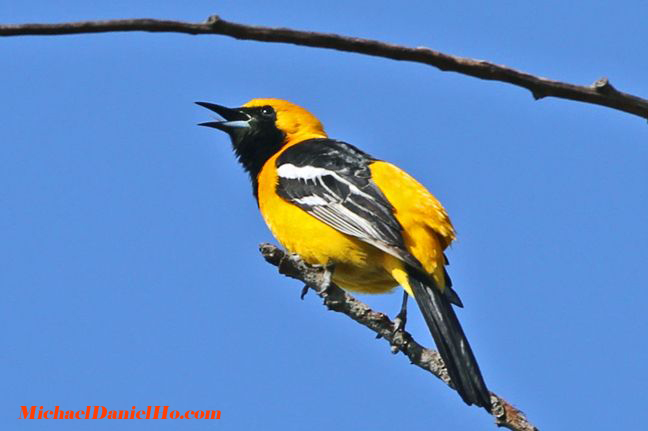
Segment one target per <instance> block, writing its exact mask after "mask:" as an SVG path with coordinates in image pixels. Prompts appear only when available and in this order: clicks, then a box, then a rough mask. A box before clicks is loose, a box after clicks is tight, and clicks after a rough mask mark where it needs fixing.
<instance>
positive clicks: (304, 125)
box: [243, 99, 326, 143]
mask: <svg viewBox="0 0 648 431" xmlns="http://www.w3.org/2000/svg"><path fill="white" fill-rule="evenodd" d="M264 106H271V107H272V108H273V109H274V111H275V113H276V116H277V118H276V120H275V126H276V127H277V129H279V130H281V131H282V132H284V133H285V134H286V142H290V143H293V142H295V141H296V140H297V139H298V140H299V141H301V140H304V139H311V138H326V132H325V131H324V126H322V123H320V120H318V119H317V117H315V116H314V115H313V114H311V113H310V112H309V111H307V110H306V109H304V108H302V107H301V106H298V105H295V104H294V103H291V102H288V101H287V100H282V99H252V100H250V101H249V102H247V103H246V104H245V105H243V107H244V108H262V107H264ZM297 142H298V141H297Z"/></svg>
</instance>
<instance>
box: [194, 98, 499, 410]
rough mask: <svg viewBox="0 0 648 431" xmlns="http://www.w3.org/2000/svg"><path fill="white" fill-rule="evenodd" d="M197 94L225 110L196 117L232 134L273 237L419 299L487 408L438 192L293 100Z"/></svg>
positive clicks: (454, 374) (372, 284)
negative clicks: (452, 273)
mask: <svg viewBox="0 0 648 431" xmlns="http://www.w3.org/2000/svg"><path fill="white" fill-rule="evenodd" d="M197 103H198V104H199V105H201V106H203V107H205V108H208V109H210V110H212V111H214V112H216V113H217V114H219V115H220V116H221V117H223V118H224V120H223V121H211V122H206V123H201V124H200V125H202V126H208V127H213V128H216V129H220V130H222V131H225V132H227V133H228V134H229V136H230V138H231V141H232V145H233V147H234V152H235V154H236V156H237V158H238V160H239V162H240V163H241V164H242V165H243V168H244V169H245V170H246V171H247V172H248V173H249V175H250V179H251V180H252V187H253V193H254V196H255V197H256V199H257V202H258V205H259V209H260V211H261V214H262V215H263V218H264V220H265V221H266V223H267V225H268V227H269V228H270V230H271V231H272V233H273V235H274V236H275V237H276V238H277V240H278V241H279V242H280V243H281V244H282V245H283V246H284V247H285V248H286V249H287V250H288V251H290V252H293V253H297V254H298V255H299V256H301V258H302V259H304V260H305V261H306V262H308V263H311V264H318V265H325V266H329V265H330V266H331V267H332V268H333V269H332V271H333V273H332V280H333V282H335V283H336V284H337V285H339V286H340V287H342V288H344V289H348V290H351V291H358V292H365V293H382V292H388V291H390V290H392V289H393V288H394V287H396V286H397V285H401V286H402V287H403V288H404V289H405V291H406V292H407V294H409V295H410V296H413V297H414V298H415V299H416V302H417V303H418V305H419V308H420V309H421V312H422V313H423V316H424V318H425V321H426V323H427V325H428V327H429V329H430V332H431V333H432V336H433V337H434V340H435V343H436V345H437V347H438V349H439V352H440V354H441V357H442V358H443V360H444V363H445V365H446V368H447V370H448V374H449V376H450V379H451V381H452V383H453V385H454V386H455V388H456V389H457V391H458V392H459V394H460V395H461V398H462V399H463V400H464V401H465V402H466V403H467V404H469V405H470V404H475V405H477V406H481V407H483V408H485V409H486V410H488V411H490V408H491V403H490V395H489V392H488V389H487V388H486V385H485V384H484V380H483V378H482V375H481V372H480V370H479V366H478V365H477V361H476V360H475V357H474V355H473V352H472V350H471V348H470V345H469V344H468V340H467V339H466V336H465V335H464V332H463V330H462V328H461V326H460V324H459V321H458V320H457V316H456V315H455V312H454V310H453V308H452V304H455V305H458V306H462V304H461V301H460V300H459V297H458V296H457V294H456V293H455V292H454V290H452V288H451V282H450V278H449V277H448V274H447V272H446V271H445V265H446V263H447V260H446V258H445V255H444V253H443V251H444V249H445V248H446V247H447V246H448V245H449V244H450V243H451V242H452V241H453V240H454V238H455V232H454V228H453V227H452V224H451V223H450V219H449V218H448V215H447V214H446V211H445V210H444V208H443V207H442V206H441V204H440V203H439V201H437V199H436V198H435V197H434V196H432V194H430V192H428V191H427V190H426V189H425V187H423V186H422V185H421V184H420V183H418V182H417V181H416V180H415V179H414V178H412V177H411V176H410V175H408V174H407V173H405V172H404V171H402V170H401V169H399V168H397V167H396V166H394V165H392V164H389V163H387V162H384V161H381V160H377V159H375V158H373V157H371V156H370V155H368V154H366V153H364V152H363V151H361V150H359V149H358V148H356V147H354V146H352V145H350V144H347V143H345V142H341V141H337V140H333V139H330V138H328V136H327V135H326V133H325V132H324V128H323V126H322V124H321V123H320V121H319V120H318V119H317V118H316V117H315V116H314V115H312V114H311V113H310V112H308V111H307V110H305V109H304V108H301V107H299V106H297V105H294V104H292V103H290V102H287V101H284V100H279V99H253V100H251V101H250V102H248V103H246V104H245V105H243V107H240V108H235V109H230V108H225V107H223V106H220V105H215V104H212V103H205V102H197ZM405 303H406V301H404V304H405Z"/></svg>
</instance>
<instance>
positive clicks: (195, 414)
mask: <svg viewBox="0 0 648 431" xmlns="http://www.w3.org/2000/svg"><path fill="white" fill-rule="evenodd" d="M220 417H221V412H220V410H187V411H185V412H182V413H181V412H180V411H178V410H170V409H169V406H148V407H147V408H146V410H137V409H136V408H135V406H133V408H132V409H130V410H108V409H107V408H106V407H104V406H87V407H86V408H85V409H83V410H65V409H62V408H60V407H59V406H54V410H44V409H43V406H29V407H28V406H20V416H19V417H18V419H220Z"/></svg>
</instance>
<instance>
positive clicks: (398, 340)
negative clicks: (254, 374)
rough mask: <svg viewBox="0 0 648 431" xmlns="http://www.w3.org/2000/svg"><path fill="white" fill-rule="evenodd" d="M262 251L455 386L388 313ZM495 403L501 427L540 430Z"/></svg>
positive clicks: (437, 360) (494, 398)
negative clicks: (397, 328)
mask: <svg viewBox="0 0 648 431" xmlns="http://www.w3.org/2000/svg"><path fill="white" fill-rule="evenodd" d="M260 251H261V254H262V255H263V257H264V258H265V260H266V261H268V262H269V263H271V264H273V265H275V266H277V267H278V268H279V272H280V273H281V274H284V275H286V276H288V277H292V278H296V279H297V280H301V281H303V282H304V283H306V286H307V287H308V288H310V289H312V290H313V291H315V292H316V293H317V294H318V295H319V297H320V298H322V299H323V300H324V305H325V306H326V307H327V308H328V309H329V310H333V311H337V312H339V313H343V314H346V315H347V316H348V317H350V318H351V319H353V320H355V321H356V322H358V323H360V324H361V325H363V326H366V327H367V328H369V329H371V330H372V331H374V332H375V333H376V334H378V335H379V336H380V337H381V338H384V339H385V340H387V341H388V342H389V344H390V345H391V346H392V349H396V350H395V351H400V352H401V353H403V354H404V355H405V356H407V357H408V358H409V360H410V362H411V363H412V364H413V365H416V366H417V367H420V368H422V369H423V370H425V371H427V372H429V373H431V374H433V375H434V376H435V377H437V378H438V379H441V380H442V381H443V382H445V383H446V384H447V385H448V386H450V387H452V384H451V383H450V378H449V377H448V373H447V371H446V369H445V366H444V364H443V360H442V359H441V357H440V356H439V354H438V353H437V352H435V351H434V350H430V349H427V348H425V347H423V346H422V345H420V344H419V343H417V342H416V341H415V340H414V338H412V336H411V335H410V334H409V333H408V332H406V331H401V330H399V331H397V332H395V333H394V323H393V322H392V321H391V320H390V319H389V318H388V317H387V316H386V315H385V314H383V313H379V312H377V311H373V310H372V309H371V308H369V306H368V305H367V304H365V303H363V302H360V301H358V300H357V299H355V298H354V297H353V296H351V295H349V294H348V293H346V292H345V291H344V290H342V289H340V288H339V287H337V286H336V285H335V284H329V282H328V280H326V277H325V276H324V274H325V271H324V270H323V269H322V268H317V267H313V266H309V265H308V264H306V263H304V261H302V260H301V259H300V258H299V257H297V256H295V255H290V254H286V253H284V252H283V251H282V250H280V249H279V248H277V247H275V246H273V245H271V244H261V246H260ZM491 403H492V412H493V413H492V414H493V417H494V418H495V423H496V424H497V425H498V426H500V427H505V428H508V429H511V430H514V431H537V428H536V427H535V426H534V425H533V424H532V423H531V422H529V420H528V419H527V418H526V416H525V415H524V413H522V412H521V411H520V410H518V409H517V408H515V407H513V405H511V404H510V403H509V402H508V401H506V400H505V399H504V398H502V397H500V396H499V395H496V394H494V393H492V392H491Z"/></svg>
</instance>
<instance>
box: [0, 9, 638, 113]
mask: <svg viewBox="0 0 648 431" xmlns="http://www.w3.org/2000/svg"><path fill="white" fill-rule="evenodd" d="M114 31H149V32H173V33H187V34H194V35H195V34H221V35H226V36H231V37H233V38H236V39H247V40H258V41H262V42H282V43H292V44H295V45H302V46H312V47H317V48H329V49H336V50H339V51H347V52H355V53H360V54H366V55H372V56H376V57H384V58H391V59H394V60H402V61H412V62H416V63H423V64H427V65H430V66H434V67H436V68H438V69H440V70H442V71H451V72H458V73H462V74H464V75H469V76H474V77H476V78H480V79H487V80H493V81H501V82H507V83H509V84H513V85H516V86H519V87H522V88H526V89H527V90H529V91H530V92H531V94H532V95H533V97H534V98H535V99H536V100H539V99H542V98H545V97H557V98H562V99H569V100H577V101H580V102H585V103H591V104H595V105H601V106H606V107H608V108H612V109H617V110H619V111H623V112H627V113H630V114H634V115H637V116H639V117H642V118H646V119H648V100H646V99H643V98H640V97H637V96H634V95H632V94H628V93H622V92H620V91H618V90H616V89H615V88H614V87H612V85H611V84H610V83H609V82H608V80H607V78H601V79H599V80H598V81H596V82H595V83H594V84H592V85H591V86H582V85H575V84H569V83H566V82H560V81H554V80H551V79H547V78H542V77H539V76H534V75H531V74H529V73H525V72H521V71H519V70H515V69H511V68H509V67H506V66H501V65H498V64H493V63H489V62H488V61H484V60H475V59H472V58H465V57H457V56H453V55H449V54H444V53H442V52H438V51H434V50H432V49H429V48H425V47H418V48H411V47H406V46H399V45H392V44H388V43H384V42H380V41H377V40H371V39H362V38H357V37H348V36H341V35H337V34H331V33H318V32H312V31H299V30H292V29H288V28H270V27H260V26H250V25H244V24H237V23H233V22H228V21H225V20H223V19H221V18H220V17H218V16H216V15H214V16H212V17H210V18H209V19H208V20H207V21H206V22H204V23H190V22H181V21H166V20H156V19H146V18H143V19H121V20H110V21H84V22H71V23H58V24H5V25H1V24H0V36H25V35H65V34H79V33H105V32H114Z"/></svg>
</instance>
